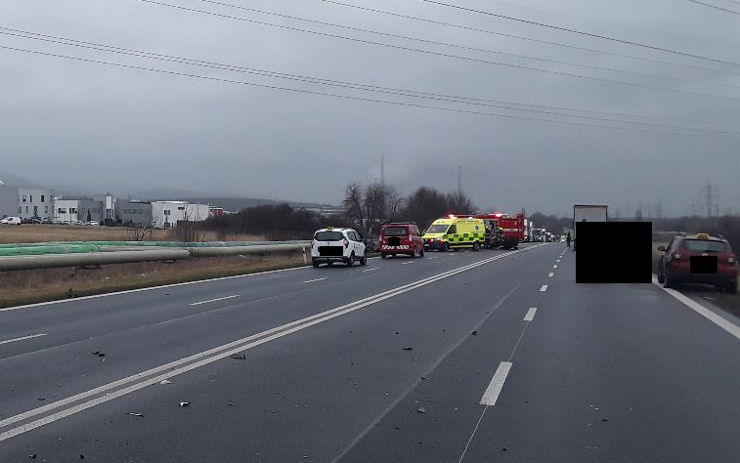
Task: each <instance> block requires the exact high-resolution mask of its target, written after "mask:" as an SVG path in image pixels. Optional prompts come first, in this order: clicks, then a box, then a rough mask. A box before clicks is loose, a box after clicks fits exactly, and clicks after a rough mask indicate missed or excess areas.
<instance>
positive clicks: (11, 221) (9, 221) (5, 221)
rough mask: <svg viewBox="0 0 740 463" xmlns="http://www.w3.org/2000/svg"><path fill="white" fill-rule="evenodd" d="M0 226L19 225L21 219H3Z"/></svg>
mask: <svg viewBox="0 0 740 463" xmlns="http://www.w3.org/2000/svg"><path fill="white" fill-rule="evenodd" d="M0 224H3V225H20V224H21V218H20V217H5V218H4V219H2V220H0Z"/></svg>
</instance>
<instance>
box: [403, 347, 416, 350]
mask: <svg viewBox="0 0 740 463" xmlns="http://www.w3.org/2000/svg"><path fill="white" fill-rule="evenodd" d="M403 350H414V348H413V347H404V348H403Z"/></svg>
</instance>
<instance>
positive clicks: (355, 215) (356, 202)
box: [342, 182, 365, 230]
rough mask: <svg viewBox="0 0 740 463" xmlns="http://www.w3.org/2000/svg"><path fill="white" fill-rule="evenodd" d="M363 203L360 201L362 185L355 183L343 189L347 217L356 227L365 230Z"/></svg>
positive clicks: (343, 202) (343, 203)
mask: <svg viewBox="0 0 740 463" xmlns="http://www.w3.org/2000/svg"><path fill="white" fill-rule="evenodd" d="M363 203H364V201H363V200H362V185H360V184H359V183H357V182H353V183H350V184H349V185H347V187H346V188H345V189H344V201H342V205H343V206H344V210H345V213H346V214H347V217H348V218H349V219H350V220H352V221H353V222H355V223H356V224H357V226H359V227H360V228H362V229H363V230H364V229H365V210H364V208H363Z"/></svg>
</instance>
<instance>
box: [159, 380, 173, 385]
mask: <svg viewBox="0 0 740 463" xmlns="http://www.w3.org/2000/svg"><path fill="white" fill-rule="evenodd" d="M159 384H172V381H170V380H168V379H163V380H162V381H160V382H159Z"/></svg>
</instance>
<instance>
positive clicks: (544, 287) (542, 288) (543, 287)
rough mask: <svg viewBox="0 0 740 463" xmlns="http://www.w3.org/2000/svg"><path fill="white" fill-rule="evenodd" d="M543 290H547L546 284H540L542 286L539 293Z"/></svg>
mask: <svg viewBox="0 0 740 463" xmlns="http://www.w3.org/2000/svg"><path fill="white" fill-rule="evenodd" d="M545 291H547V285H542V286H541V287H540V292H541V293H544V292H545Z"/></svg>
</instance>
